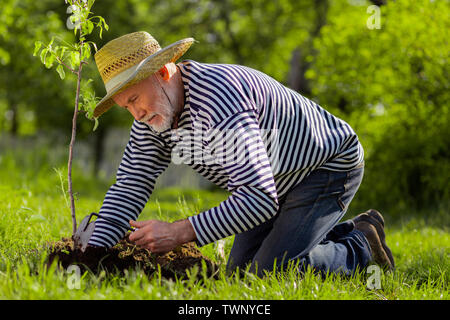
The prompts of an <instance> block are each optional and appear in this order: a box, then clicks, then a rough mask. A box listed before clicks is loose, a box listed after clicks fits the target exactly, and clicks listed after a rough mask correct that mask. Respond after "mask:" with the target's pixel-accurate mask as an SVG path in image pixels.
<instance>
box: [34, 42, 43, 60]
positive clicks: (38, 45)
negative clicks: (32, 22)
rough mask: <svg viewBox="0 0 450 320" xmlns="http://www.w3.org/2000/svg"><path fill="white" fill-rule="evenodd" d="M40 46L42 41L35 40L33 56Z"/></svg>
mask: <svg viewBox="0 0 450 320" xmlns="http://www.w3.org/2000/svg"><path fill="white" fill-rule="evenodd" d="M41 47H42V41H36V42H35V43H34V52H33V57H36V55H37V53H38V51H39V49H40V48H41Z"/></svg>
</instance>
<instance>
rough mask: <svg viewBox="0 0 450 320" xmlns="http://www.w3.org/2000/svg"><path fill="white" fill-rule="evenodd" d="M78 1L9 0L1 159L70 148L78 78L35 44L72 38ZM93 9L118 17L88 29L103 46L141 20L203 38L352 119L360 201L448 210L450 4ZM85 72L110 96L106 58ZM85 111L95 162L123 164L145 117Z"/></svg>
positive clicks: (193, 3)
mask: <svg viewBox="0 0 450 320" xmlns="http://www.w3.org/2000/svg"><path fill="white" fill-rule="evenodd" d="M374 5H376V7H374ZM67 8H68V5H67V4H66V3H65V2H64V1H63V0H41V1H34V0H2V5H1V9H0V148H1V149H0V165H1V159H2V158H1V155H2V154H6V153H7V152H8V150H10V151H11V150H13V149H14V147H15V145H17V144H20V143H21V141H32V144H33V145H34V146H35V147H36V146H39V143H43V144H45V145H46V146H47V148H48V149H47V150H48V152H49V153H55V152H56V148H55V146H56V145H61V146H67V145H68V142H69V139H70V137H69V134H70V126H71V118H72V112H73V97H74V94H73V93H74V88H75V77H74V76H72V75H67V77H68V78H69V79H70V77H73V81H60V80H59V77H58V74H57V73H56V72H55V71H54V70H51V71H50V70H46V69H45V67H44V66H43V65H42V64H41V63H40V61H39V59H38V58H37V57H33V50H34V42H35V41H36V40H42V41H43V42H48V41H49V40H50V39H51V38H52V36H54V35H59V36H61V35H63V38H64V39H67V40H69V42H70V41H71V40H72V37H73V31H72V30H69V29H68V28H67V26H66V22H67V19H68V17H69V13H68V11H67ZM93 11H94V13H95V14H98V15H101V16H102V17H104V18H105V20H106V22H107V23H108V24H109V27H110V28H109V31H107V32H106V31H105V32H104V33H103V38H102V39H100V37H99V36H98V35H92V37H91V38H90V39H88V40H92V41H95V42H96V43H97V47H98V48H101V47H102V46H103V45H104V44H105V43H106V42H108V41H109V40H112V39H113V38H116V37H118V36H121V35H123V34H125V33H129V32H134V31H138V30H145V31H148V32H149V33H151V34H152V35H153V36H154V37H155V38H156V39H157V40H158V41H159V43H160V45H161V46H162V47H164V46H166V45H169V44H170V43H172V42H174V41H177V40H179V39H181V38H185V37H194V38H195V39H196V40H198V41H199V43H196V44H195V45H194V46H192V48H191V49H190V50H189V51H188V52H187V54H186V55H185V56H184V57H183V59H193V60H196V61H199V62H209V63H234V64H242V65H246V66H249V67H252V68H255V69H258V70H261V71H263V72H265V73H267V74H268V75H270V76H272V77H273V78H275V79H277V80H278V81H280V82H281V83H283V84H284V85H286V86H288V87H290V88H292V89H294V90H296V91H298V92H300V93H301V94H303V95H305V96H307V97H308V98H311V99H313V100H314V101H316V102H318V103H319V104H320V105H321V106H323V107H324V108H326V109H327V110H329V111H330V112H332V113H334V114H335V115H337V116H339V117H341V118H342V119H344V120H346V121H347V122H348V123H350V125H351V126H352V127H353V128H354V129H355V131H356V132H357V133H358V136H359V137H360V140H361V142H362V144H363V146H364V149H365V161H366V171H365V179H364V182H363V184H362V186H361V189H360V192H359V193H358V196H357V197H356V198H355V204H354V206H356V207H358V208H361V209H367V208H368V207H373V208H378V209H386V210H387V209H389V210H391V211H395V212H405V211H407V210H412V209H422V208H430V207H445V208H448V204H449V199H450V197H449V195H450V190H449V185H450V183H449V180H450V179H449V176H450V175H449V173H450V163H449V159H450V149H449V146H450V132H449V105H448V101H449V88H448V86H449V81H448V79H449V64H448V57H449V44H448V39H450V37H449V34H448V33H449V29H450V25H449V16H450V4H449V1H447V0H435V1H432V0H384V1H365V0H279V1H271V0H145V1H143V0H97V1H96V3H95V4H94V6H93ZM374 22H375V24H374ZM85 70H86V71H85V75H87V77H88V78H92V79H94V80H95V81H94V83H93V90H95V92H96V94H97V96H100V97H101V96H103V95H104V93H105V89H104V86H103V83H102V81H101V78H100V76H99V74H98V72H97V69H96V67H95V63H90V64H89V65H88V67H87V68H86V69H85ZM80 120H81V121H79V122H78V124H79V128H78V132H79V133H80V134H79V136H78V139H79V140H78V143H79V144H80V145H81V144H84V146H86V147H85V149H86V150H85V152H86V154H87V157H86V159H88V160H86V161H87V162H88V164H86V168H89V174H91V173H92V175H96V176H101V175H102V169H101V168H102V166H101V164H102V163H111V162H113V163H118V161H120V158H121V155H122V151H123V150H122V149H121V148H123V145H120V146H110V145H108V141H109V140H113V141H114V140H117V139H115V138H112V139H111V138H110V139H109V140H108V137H111V135H112V134H113V133H114V132H116V134H117V132H122V133H123V134H122V138H123V139H124V141H125V142H126V140H127V138H128V133H127V129H128V128H129V126H130V125H131V123H132V120H133V119H132V118H131V116H129V115H128V114H127V113H126V111H123V110H119V108H116V110H115V112H108V113H106V114H105V115H104V116H102V118H100V125H99V127H98V129H97V130H96V131H95V132H92V123H91V122H90V121H87V120H83V119H80ZM118 128H121V130H122V131H117V130H118ZM42 141H46V142H45V143H44V142H42ZM81 149H82V147H79V150H81ZM111 150H114V151H113V152H111ZM108 151H109V153H108ZM80 152H81V151H80ZM77 156H78V155H77V154H75V158H76V157H77ZM18 158H19V157H18ZM50 159H51V157H50ZM17 161H20V160H19V159H17ZM47 161H50V166H52V165H53V166H57V165H59V164H57V163H54V164H53V163H51V161H52V160H47ZM55 161H56V160H55ZM114 161H115V162H114ZM114 169H115V168H114ZM86 170H88V169H86ZM103 178H105V179H113V174H112V175H111V174H110V175H107V176H106V177H105V176H104V177H103ZM0 179H1V177H0ZM105 191H106V190H105Z"/></svg>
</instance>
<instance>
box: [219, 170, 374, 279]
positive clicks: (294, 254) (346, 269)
mask: <svg viewBox="0 0 450 320" xmlns="http://www.w3.org/2000/svg"><path fill="white" fill-rule="evenodd" d="M363 174H364V162H363V163H361V165H359V166H358V167H357V168H355V169H353V170H351V171H347V172H335V171H329V170H322V169H319V170H315V171H313V172H311V174H310V175H309V176H308V177H306V179H304V180H303V181H302V182H301V183H300V184H298V185H297V186H295V187H294V188H293V189H292V190H291V191H290V192H289V193H288V194H287V195H286V197H285V199H284V201H283V202H282V203H281V204H280V208H279V211H278V213H277V214H276V215H275V216H274V217H273V218H272V219H270V220H268V221H266V222H265V223H263V224H261V225H259V226H257V227H256V228H253V229H251V230H248V231H246V232H243V233H240V234H237V235H236V236H235V239H234V243H233V247H232V249H231V252H230V257H229V259H228V263H227V269H228V270H229V271H233V270H235V268H236V267H239V268H240V269H244V268H245V267H246V266H247V265H248V264H249V263H251V266H250V271H251V272H254V273H256V274H257V275H258V276H262V275H264V271H271V270H273V268H274V266H275V267H276V268H277V269H279V268H282V267H283V266H285V265H286V264H287V263H288V262H289V261H294V262H297V261H298V262H299V265H300V266H301V267H302V268H305V267H307V266H311V267H313V269H315V270H316V271H319V272H323V273H326V272H338V273H343V274H346V275H350V274H352V273H353V272H354V271H355V270H357V269H358V268H359V269H362V268H364V267H365V266H367V264H368V263H369V261H370V258H371V252H370V247H369V244H368V242H367V239H366V238H365V236H364V235H363V233H362V232H360V231H358V230H356V229H355V227H354V223H353V221H351V220H347V221H344V222H341V223H339V221H340V220H341V219H342V217H343V216H344V214H345V212H346V211H347V208H348V205H349V204H350V202H351V201H352V199H353V197H354V196H355V193H356V191H357V190H358V188H359V186H360V184H361V181H362V177H363ZM274 262H276V264H275V265H274Z"/></svg>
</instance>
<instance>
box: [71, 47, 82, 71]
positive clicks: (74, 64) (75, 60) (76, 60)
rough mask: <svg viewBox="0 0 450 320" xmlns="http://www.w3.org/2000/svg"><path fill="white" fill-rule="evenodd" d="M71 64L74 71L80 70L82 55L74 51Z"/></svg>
mask: <svg viewBox="0 0 450 320" xmlns="http://www.w3.org/2000/svg"><path fill="white" fill-rule="evenodd" d="M70 64H71V66H72V69H76V68H78V66H79V64H80V55H79V54H78V52H77V51H72V52H71V53H70Z"/></svg>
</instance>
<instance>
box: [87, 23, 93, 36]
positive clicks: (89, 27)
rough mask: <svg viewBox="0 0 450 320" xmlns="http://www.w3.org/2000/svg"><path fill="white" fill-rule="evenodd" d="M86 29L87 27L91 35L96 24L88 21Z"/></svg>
mask: <svg viewBox="0 0 450 320" xmlns="http://www.w3.org/2000/svg"><path fill="white" fill-rule="evenodd" d="M86 27H87V34H91V33H92V30H94V24H93V23H92V21H90V20H88V21H86Z"/></svg>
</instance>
